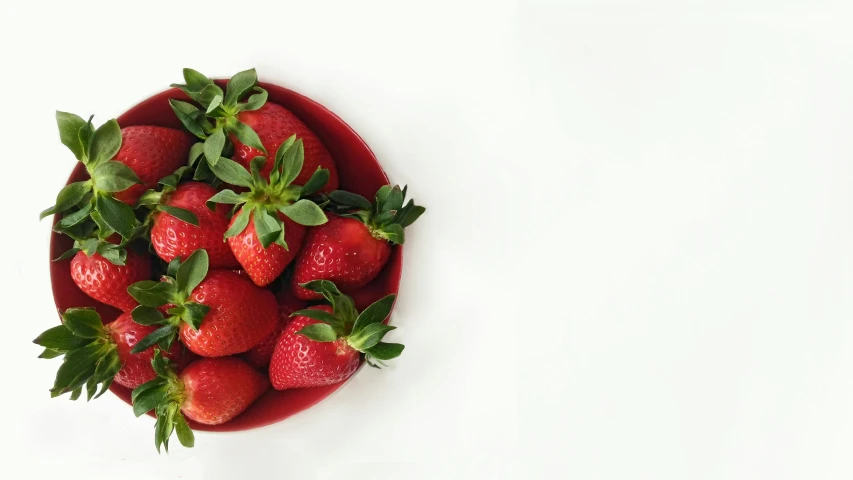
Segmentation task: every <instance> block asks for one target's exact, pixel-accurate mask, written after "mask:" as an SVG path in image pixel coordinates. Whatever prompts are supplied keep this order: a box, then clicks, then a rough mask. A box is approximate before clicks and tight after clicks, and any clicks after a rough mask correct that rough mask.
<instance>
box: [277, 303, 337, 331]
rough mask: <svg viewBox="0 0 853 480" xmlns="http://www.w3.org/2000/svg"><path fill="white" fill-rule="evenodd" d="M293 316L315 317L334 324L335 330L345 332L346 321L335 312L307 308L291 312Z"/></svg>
mask: <svg viewBox="0 0 853 480" xmlns="http://www.w3.org/2000/svg"><path fill="white" fill-rule="evenodd" d="M290 316H291V317H297V316H302V317H308V318H313V319H314V320H319V321H321V322H323V323H328V324H329V325H331V326H332V328H333V329H334V330H335V332H339V333H341V334H343V332H344V321H343V320H342V319H340V318H338V317H336V316H335V315H334V314H332V313H329V312H326V311H324V310H318V309H316V308H306V309H305V310H299V311H296V312H293V313H291V314H290Z"/></svg>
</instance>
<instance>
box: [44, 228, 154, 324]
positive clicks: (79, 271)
mask: <svg viewBox="0 0 853 480" xmlns="http://www.w3.org/2000/svg"><path fill="white" fill-rule="evenodd" d="M100 245H101V246H100V248H99V247H95V248H97V249H98V250H99V251H100V253H98V251H95V252H92V251H89V252H88V253H87V252H86V251H84V250H79V251H77V252H76V254H75V255H74V258H73V259H72V260H71V278H72V279H73V280H74V283H75V284H76V285H77V287H79V288H80V290H82V291H83V292H84V293H85V294H86V295H89V296H90V297H92V298H94V299H95V300H97V301H99V302H101V303H105V304H107V305H112V306H113V307H116V308H118V309H120V310H122V311H125V312H127V311H130V310H132V309H133V307H135V306H136V305H137V303H136V301H135V300H134V299H133V297H131V296H130V294H129V293H127V287H129V286H130V285H132V284H134V283H136V282H138V281H140V280H147V279H149V278H151V257H150V256H149V255H148V254H147V253H136V252H135V251H133V250H132V249H128V250H126V254H125V255H126V256H124V257H122V256H121V254H119V253H115V249H114V248H111V247H117V246H116V245H111V247H110V244H108V243H106V242H102V243H101V244H100ZM72 251H73V249H72ZM69 253H70V252H69ZM102 254H103V255H102ZM105 255H106V257H105ZM60 258H62V257H60Z"/></svg>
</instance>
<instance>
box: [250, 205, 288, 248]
mask: <svg viewBox="0 0 853 480" xmlns="http://www.w3.org/2000/svg"><path fill="white" fill-rule="evenodd" d="M253 217H254V219H255V234H256V235H257V236H258V240H260V242H261V245H262V246H263V247H264V248H269V246H270V245H272V243H273V242H274V241H275V240H276V239H277V238H278V237H279V233H280V232H281V229H282V225H281V224H280V223H279V221H278V220H277V219H275V218H273V216H272V215H270V213H269V212H267V211H266V210H265V209H263V208H259V209H256V210H255V213H254V215H253Z"/></svg>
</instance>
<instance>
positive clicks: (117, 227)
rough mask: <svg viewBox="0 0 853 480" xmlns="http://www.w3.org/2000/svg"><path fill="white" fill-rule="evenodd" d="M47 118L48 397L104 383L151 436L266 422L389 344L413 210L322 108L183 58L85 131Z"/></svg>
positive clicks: (165, 441)
mask: <svg viewBox="0 0 853 480" xmlns="http://www.w3.org/2000/svg"><path fill="white" fill-rule="evenodd" d="M56 118H57V124H58V127H59V133H60V141H61V142H62V143H63V144H64V145H66V146H67V147H68V148H69V150H70V151H71V153H72V154H73V155H74V157H75V158H76V159H77V161H78V163H77V166H76V168H75V169H74V170H73V172H72V174H71V176H70V178H69V180H68V183H67V185H66V186H65V187H64V188H62V190H61V191H60V192H59V193H58V195H57V197H56V201H55V204H54V205H53V206H52V207H50V208H48V209H46V210H45V211H44V212H42V218H44V217H47V216H50V215H53V216H54V224H53V233H52V237H51V245H50V250H51V251H50V257H51V267H50V268H51V282H52V286H53V294H54V300H55V302H56V306H57V308H58V310H59V313H60V318H61V322H60V324H59V325H57V326H54V327H52V328H50V329H48V330H46V331H45V332H44V333H42V334H41V335H39V337H38V338H36V339H35V340H34V343H36V344H37V345H39V346H40V347H42V348H43V351H42V353H41V355H40V357H41V358H47V359H51V358H58V359H61V364H59V367H58V370H57V374H56V378H55V380H54V384H53V387H52V388H50V394H51V396H54V397H60V396H66V395H67V396H68V397H69V398H71V399H72V400H77V399H79V398H83V397H85V398H86V399H87V400H93V399H95V398H98V397H99V396H100V395H102V394H103V393H105V392H106V391H107V390H109V391H111V392H112V393H113V394H115V395H117V396H118V397H120V398H121V399H123V400H124V401H126V402H127V403H129V404H130V405H132V410H133V413H134V414H135V415H136V416H142V415H145V414H149V415H151V416H154V417H155V418H156V422H155V427H154V428H155V440H156V446H157V450H158V451H159V450H160V448H161V446H163V447H165V449H166V450H167V451H168V447H169V439H170V438H173V437H174V436H176V437H177V438H178V440H179V442H180V443H181V444H183V445H184V446H187V447H192V446H193V445H194V435H193V433H192V432H193V430H207V431H236V430H246V429H251V428H257V427H260V426H264V425H269V424H271V423H275V422H278V421H281V420H284V419H285V418H287V417H289V416H291V415H293V414H295V413H297V412H299V411H302V410H304V409H306V408H309V407H310V406H312V405H314V404H316V403H317V402H319V401H320V400H322V399H323V398H325V397H326V396H328V395H329V394H330V393H332V392H333V391H335V390H336V389H338V388H340V386H341V385H343V383H345V381H346V380H347V379H349V378H351V376H352V375H353V374H355V372H356V371H357V370H358V369H359V367H360V366H361V365H362V364H363V363H368V364H369V365H371V366H376V367H379V366H384V365H385V363H384V362H385V361H387V360H391V359H393V358H396V357H397V356H399V355H400V354H401V353H402V351H403V345H401V344H398V343H393V342H389V341H386V339H385V335H386V334H387V333H388V332H390V331H391V330H393V329H394V327H393V326H390V325H388V322H389V318H390V314H391V310H392V308H393V306H394V302H395V300H396V294H397V290H398V286H399V282H400V276H401V271H402V259H403V257H402V245H403V243H404V239H405V234H404V229H405V227H407V226H408V225H410V224H411V223H412V222H414V221H415V220H416V219H417V218H418V217H419V216H420V215H421V214H422V213H423V212H424V208H423V207H420V206H417V205H415V203H414V202H413V201H412V200H408V201H407V200H406V193H407V192H406V188H400V187H399V186H395V185H391V184H390V183H389V181H388V178H387V176H386V175H385V173H384V172H383V170H382V168H381V166H380V165H379V163H378V161H377V160H376V158H375V156H374V155H373V153H372V152H371V151H370V149H369V148H368V147H367V145H366V144H365V143H364V141H363V140H362V139H361V138H360V137H359V136H358V135H357V134H356V133H355V132H354V131H353V130H352V129H351V128H350V127H349V126H348V125H347V124H346V123H344V122H343V120H341V119H340V118H339V117H337V116H336V115H334V114H333V113H332V112H330V111H329V110H327V109H326V108H324V107H323V106H321V105H320V104H318V103H316V102H314V101H312V100H310V99H309V98H307V97H304V96H302V95H300V94H298V93H296V92H293V91H291V90H288V89H286V88H282V87H280V86H276V85H273V84H268V83H262V82H258V79H257V74H256V72H255V70H254V69H252V70H247V71H244V72H240V73H237V74H236V75H234V76H233V77H232V78H230V79H228V80H211V79H209V78H208V77H206V76H204V75H202V74H201V73H199V72H197V71H195V70H192V69H185V70H184V83H182V84H174V85H172V88H171V89H169V90H166V91H164V92H162V93H159V94H157V95H154V96H152V97H150V98H148V99H147V100H145V101H143V102H141V103H139V104H138V105H136V106H134V107H133V108H131V109H130V110H128V111H127V112H126V113H124V114H123V115H121V116H120V117H118V118H117V119H113V120H109V121H107V122H104V123H103V124H101V125H100V126H97V127H96V126H95V124H94V123H93V118H92V117H89V118H88V119H84V118H83V117H80V116H77V115H74V114H71V113H66V112H57V115H56Z"/></svg>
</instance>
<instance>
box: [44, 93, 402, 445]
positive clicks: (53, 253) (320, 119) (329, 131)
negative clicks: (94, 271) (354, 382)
mask: <svg viewBox="0 0 853 480" xmlns="http://www.w3.org/2000/svg"><path fill="white" fill-rule="evenodd" d="M217 83H219V84H220V85H221V86H223V87H224V86H225V81H217ZM260 85H261V86H262V87H263V88H265V89H267V91H268V92H269V101H270V102H274V103H278V104H280V105H283V106H284V107H286V108H288V109H290V111H292V112H293V113H294V114H296V115H297V116H298V117H299V118H300V119H302V121H303V122H305V123H306V124H307V125H308V126H309V127H310V128H311V130H313V131H314V133H316V134H317V135H318V136H319V137H320V139H321V140H322V141H323V143H324V144H325V145H326V147H327V148H328V149H329V151H330V152H331V154H332V156H333V157H334V159H335V162H336V163H337V167H338V173H339V175H340V183H341V188H342V189H344V190H349V191H351V192H355V193H358V194H359V195H362V196H364V197H366V198H373V195H374V194H375V193H376V190H378V189H379V187H381V186H382V185H385V184H387V183H388V177H387V176H385V172H383V171H382V167H381V166H380V165H379V162H377V160H376V156H374V155H373V152H371V151H370V148H368V146H367V144H365V143H364V141H363V140H362V139H361V138H360V137H359V136H358V135H357V134H356V133H355V132H354V131H353V130H352V129H351V128H350V127H349V126H348V125H347V124H346V123H344V121H343V120H341V119H340V118H339V117H338V116H337V115H335V114H334V113H332V112H330V111H329V110H327V109H326V108H325V107H323V106H322V105H320V104H319V103H317V102H315V101H313V100H311V99H310V98H307V97H305V96H303V95H300V94H298V93H296V92H294V91H292V90H288V89H286V88H282V87H279V86H276V85H271V84H268V83H261V84H260ZM170 98H178V99H182V100H187V98H186V96H185V95H184V94H183V93H182V92H181V91H180V90H178V89H176V88H173V89H170V90H167V91H165V92H162V93H159V94H157V95H154V96H153V97H151V98H149V99H147V100H145V101H143V102H141V103H140V104H138V105H136V106H135V107H133V108H131V109H130V110H128V111H127V112H125V114H124V115H122V116H120V117H118V123H119V125H121V126H122V127H128V126H131V125H159V126H163V127H173V128H182V127H181V123H180V122H179V121H178V119H177V118H176V117H175V114H174V113H173V112H172V109H171V108H170V107H169V103H168V99H170ZM86 178H88V175H87V173H86V170H85V168H84V167H83V165H82V164H78V165H77V167H76V168H75V169H74V171H73V172H72V173H71V177H70V178H69V179H68V183H71V182H79V181H81V180H85V179H86ZM71 245H72V240H71V239H70V238H68V237H66V236H63V235H59V234H57V233H52V234H51V239H50V258H51V259H54V258H57V257H59V256H60V255H61V254H62V253H63V252H65V251H66V250H68V249H69V248H71ZM402 253H403V252H402V247H401V246H396V247H394V251H393V253H392V255H391V258H390V259H389V261H388V264H387V265H386V266H385V268H384V269H383V271H382V273H380V275H379V277H378V278H377V279H376V280H374V281H373V282H372V283H371V284H370V285H368V286H367V287H365V288H364V289H362V290H361V291H359V292H356V293H354V294H353V295H352V296H353V297H354V298H355V300H356V304H357V305H358V307H359V309H362V308H364V307H365V306H367V305H369V304H370V303H372V302H374V301H375V300H378V299H379V298H381V297H383V296H385V295H388V294H391V293H397V290H398V287H399V283H400V273H401V270H402V264H403V256H402ZM69 265H70V260H65V261H61V262H51V264H50V278H51V284H52V287H53V298H54V301H55V302H56V307H57V308H59V309H60V310H62V311H64V310H65V309H67V308H71V307H95V308H96V309H97V311H98V312H99V313H100V314H101V317H102V318H103V320H104V322H111V321H112V320H114V319H115V318H116V317H117V316H118V314H119V313H120V312H119V311H118V310H116V309H114V308H112V307H109V306H107V305H104V304H101V303H99V302H97V301H95V300H93V299H92V298H89V296H87V295H86V294H84V293H83V292H81V291H80V290H79V289H78V288H77V286H76V285H75V284H74V282H73V281H72V279H71V272H70V268H69ZM341 385H343V383H339V384H337V385H330V386H326V387H316V388H301V389H293V390H285V391H281V392H279V391H276V390H270V391H268V392H267V393H266V394H264V396H263V397H261V398H260V399H259V400H258V401H257V402H255V403H254V404H252V406H251V407H249V408H248V409H247V410H246V411H245V412H243V413H242V414H241V415H240V416H238V417H237V418H235V419H234V420H231V421H230V422H227V423H225V424H223V425H216V426H209V425H200V424H195V423H193V422H191V426H192V427H193V428H194V429H196V430H206V431H217V432H229V431H238V430H248V429H251V428H257V427H262V426H264V425H269V424H271V423H275V422H278V421H281V420H284V419H285V418H287V417H289V416H291V415H293V414H295V413H297V412H300V411H302V410H305V409H306V408H309V407H311V406H312V405H314V404H316V403H317V402H319V401H320V400H322V399H324V398H326V397H327V396H329V395H330V394H331V393H332V392H334V391H335V390H337V389H338V388H340V387H341ZM110 390H111V391H112V392H113V393H114V394H116V395H118V397H119V398H121V399H122V400H124V401H125V402H127V403H128V404H129V403H130V390H128V389H127V388H124V387H121V386H119V385H116V384H113V385H112V387H110Z"/></svg>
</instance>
